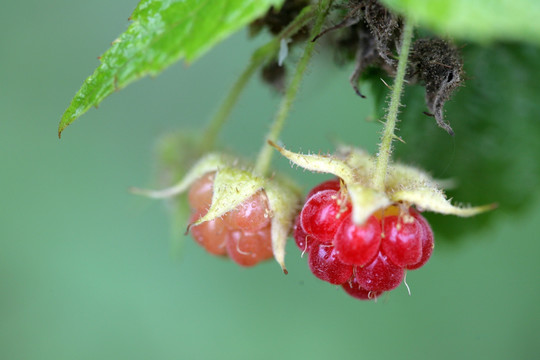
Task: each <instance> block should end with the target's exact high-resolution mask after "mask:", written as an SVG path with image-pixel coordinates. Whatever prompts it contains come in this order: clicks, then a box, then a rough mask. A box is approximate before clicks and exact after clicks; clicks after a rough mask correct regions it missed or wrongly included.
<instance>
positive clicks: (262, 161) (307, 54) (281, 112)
mask: <svg viewBox="0 0 540 360" xmlns="http://www.w3.org/2000/svg"><path fill="white" fill-rule="evenodd" d="M332 2H333V0H322V1H321V2H320V3H319V8H318V14H317V19H316V20H315V24H314V25H313V28H312V30H311V34H310V39H313V38H314V37H315V36H316V35H317V34H319V33H320V32H321V29H322V26H323V24H324V19H325V18H326V15H327V14H328V11H329V10H330V5H331V4H332ZM314 48H315V43H314V42H313V41H309V42H308V43H307V44H306V47H305V48H304V53H303V54H302V57H301V58H300V60H299V61H298V64H297V65H296V69H295V72H294V76H293V78H292V80H291V82H290V84H289V86H288V87H287V90H286V92H285V95H284V97H283V99H282V101H281V104H280V106H279V109H278V111H277V113H276V116H275V118H274V122H273V123H272V127H271V128H270V132H269V133H268V136H267V137H266V141H265V142H264V143H263V145H262V148H261V150H260V152H259V156H258V157H257V162H256V164H255V169H254V171H255V172H256V173H258V174H259V175H261V176H265V175H266V173H267V172H268V169H269V167H270V163H271V161H272V155H273V154H274V150H273V148H272V146H270V145H269V143H268V141H271V142H276V141H277V139H278V137H279V134H280V133H281V130H282V129H283V126H284V125H285V120H286V119H287V115H288V114H289V111H290V110H291V106H292V104H293V101H294V99H295V98H296V94H297V93H298V89H299V88H300V83H301V82H302V78H303V76H304V73H305V72H306V69H307V66H308V64H309V60H310V59H311V55H312V54H313V50H314Z"/></svg>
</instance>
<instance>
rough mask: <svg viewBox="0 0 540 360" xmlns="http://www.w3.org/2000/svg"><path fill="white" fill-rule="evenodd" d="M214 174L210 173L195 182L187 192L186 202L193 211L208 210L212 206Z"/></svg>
mask: <svg viewBox="0 0 540 360" xmlns="http://www.w3.org/2000/svg"><path fill="white" fill-rule="evenodd" d="M215 176H216V173H214V172H211V173H208V174H206V175H204V176H202V177H201V178H200V179H198V180H197V181H195V182H194V183H193V184H192V185H191V187H190V188H189V192H188V202H189V205H190V206H191V208H192V209H193V210H205V212H206V210H208V208H209V207H210V205H211V204H212V191H213V190H212V189H213V187H214V186H213V185H214V178H215Z"/></svg>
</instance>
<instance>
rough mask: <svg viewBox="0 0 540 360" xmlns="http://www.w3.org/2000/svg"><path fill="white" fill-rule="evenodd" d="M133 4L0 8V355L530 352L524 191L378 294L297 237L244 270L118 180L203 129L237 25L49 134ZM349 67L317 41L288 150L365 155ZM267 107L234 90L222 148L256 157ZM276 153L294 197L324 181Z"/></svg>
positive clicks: (534, 276)
mask: <svg viewBox="0 0 540 360" xmlns="http://www.w3.org/2000/svg"><path fill="white" fill-rule="evenodd" d="M135 6H136V1H135V0H118V1H114V2H111V1H105V0H96V1H92V2H87V1H66V0H63V1H62V0H52V1H47V2H43V1H35V0H31V1H25V2H15V1H8V2H5V3H3V4H2V10H1V11H0V49H1V50H0V51H1V56H0V246H1V247H0V317H1V320H0V358H2V359H277V358H280V359H303V358H306V359H328V358H340V359H349V358H370V359H375V358H377V359H390V358H392V359H423V358H426V359H428V358H437V359H456V358H477V359H480V358H489V359H510V358H515V359H518V358H519V359H530V358H534V357H535V356H538V355H539V354H540V344H539V342H538V337H539V336H540V325H539V320H540V318H539V310H538V303H539V300H540V288H539V276H538V273H539V271H540V262H539V261H538V254H539V252H540V242H539V241H538V235H537V234H538V220H539V219H540V204H539V203H538V201H537V200H535V198H533V197H531V201H535V203H534V204H532V205H531V206H530V207H529V209H528V211H527V212H526V213H522V214H519V215H508V216H505V217H503V218H502V219H501V220H500V221H498V222H497V223H495V224H493V225H492V226H490V227H489V228H487V229H486V230H484V231H482V232H475V233H474V234H470V235H469V236H466V237H465V238H464V239H461V240H462V241H459V242H456V243H446V242H438V243H437V247H436V251H435V253H434V256H433V258H432V259H431V261H430V263H429V264H428V265H427V266H426V267H424V268H423V269H422V270H420V271H416V272H412V273H410V274H409V276H408V278H407V280H408V283H409V285H410V286H411V289H412V296H409V295H408V294H407V291H406V289H405V287H404V286H401V287H400V288H398V289H397V290H395V291H393V292H392V293H391V294H388V296H385V297H383V298H381V299H380V300H379V301H378V302H377V303H373V302H359V301H357V300H354V299H352V298H350V297H348V296H346V295H345V294H344V293H343V292H342V291H341V289H339V288H335V287H333V286H330V285H328V284H325V283H323V282H321V281H318V280H316V279H315V278H314V277H313V276H312V275H311V274H310V272H309V270H308V268H307V265H306V261H305V259H302V258H300V253H299V252H298V251H297V249H296V248H295V247H294V244H289V245H290V246H289V247H288V258H287V263H288V267H289V272H290V273H289V275H288V276H283V275H282V274H281V272H280V270H279V267H278V266H277V264H275V263H273V262H269V263H266V264H263V265H261V266H258V267H256V268H253V269H241V268H239V267H237V266H236V265H234V264H232V263H230V262H228V261H225V260H222V259H217V258H214V257H211V256H209V255H207V254H206V253H204V251H203V250H202V249H201V248H199V247H198V246H197V245H195V244H194V243H193V242H192V241H191V240H190V239H189V238H188V237H186V238H181V239H176V240H175V239H174V236H173V235H172V234H173V231H172V229H171V221H170V217H169V212H168V211H167V207H166V206H165V205H164V204H163V203H162V202H160V201H152V200H147V199H144V198H139V197H136V196H134V195H131V194H130V193H128V191H127V189H128V188H129V187H130V186H132V185H137V186H155V185H156V184H157V181H156V178H157V175H156V174H157V166H156V152H155V149H156V144H157V142H158V139H159V138H160V137H161V136H163V135H164V134H167V133H170V132H173V131H177V130H179V129H198V128H202V126H203V124H204V123H205V122H206V121H207V120H208V119H209V118H210V116H211V115H212V113H213V111H214V110H215V109H216V108H217V106H218V104H219V101H220V100H221V99H222V98H223V96H224V95H225V93H226V91H227V89H228V87H229V86H230V85H231V84H232V82H233V81H234V79H235V77H236V76H237V75H238V74H239V73H240V72H241V71H242V69H243V67H244V66H245V65H246V63H247V59H248V57H249V54H250V50H252V49H254V48H255V47H256V46H257V45H258V44H260V43H261V41H262V39H258V40H255V41H248V40H247V36H246V34H245V33H244V32H242V33H239V34H237V35H235V36H234V37H232V38H230V39H228V40H227V41H225V42H224V43H222V44H220V45H219V46H218V47H217V48H215V49H214V50H213V51H211V52H210V53H209V54H207V55H206V56H204V57H203V58H202V59H201V60H200V61H198V62H196V63H194V64H192V65H190V66H186V65H183V64H177V65H175V66H173V67H172V68H170V69H168V70H166V71H165V72H164V73H163V74H162V75H160V76H158V77H157V78H155V79H149V78H147V79H143V80H142V81H139V82H137V83H135V84H133V85H132V86H129V87H128V88H126V89H125V90H122V91H120V92H118V93H116V94H113V95H112V96H111V97H110V98H109V99H107V100H105V101H104V102H103V104H102V105H101V106H100V108H99V109H97V110H96V109H92V110H90V111H89V112H88V113H87V114H86V115H85V116H83V117H82V118H81V119H80V120H78V121H77V122H76V123H75V124H74V125H72V126H70V127H69V128H68V129H67V130H66V131H65V133H64V136H63V138H62V140H59V139H58V138H57V136H56V130H57V124H58V121H59V119H60V116H61V114H62V112H63V111H64V109H65V108H66V107H67V105H68V103H69V100H70V99H71V97H72V96H73V95H74V93H75V91H76V90H77V89H78V87H79V86H80V85H81V83H82V81H83V80H84V79H85V78H86V77H87V76H88V75H89V74H90V73H91V72H92V71H93V70H94V68H95V67H96V66H97V65H98V60H97V57H98V56H99V55H100V54H101V53H102V52H103V51H105V50H106V49H107V48H108V46H109V44H110V42H111V41H112V40H113V39H114V38H115V37H116V36H117V35H119V34H120V33H121V32H122V31H123V30H124V29H125V28H126V26H127V24H128V21H127V18H128V16H129V15H130V13H131V11H132V10H133V9H134V7H135ZM349 71H350V68H339V67H337V66H335V65H334V63H333V62H332V59H331V57H330V56H327V55H324V54H322V52H320V51H319V54H318V56H317V59H316V61H315V62H314V63H313V64H312V65H311V67H310V70H309V74H308V76H307V78H306V81H305V83H304V84H303V87H302V90H301V92H300V97H299V99H298V102H297V103H296V105H295V107H294V109H293V111H292V113H291V117H290V120H289V122H288V124H287V126H286V128H285V132H284V134H283V136H282V140H283V142H284V143H285V144H287V145H288V146H289V147H291V148H293V149H297V150H303V151H306V150H313V151H317V150H322V151H331V150H332V148H333V142H334V141H335V140H336V139H337V140H340V141H344V142H348V143H353V144H357V145H359V146H362V147H364V148H367V149H368V150H370V151H374V150H375V145H376V142H377V131H378V130H379V125H378V124H377V123H376V122H370V121H367V120H366V118H368V117H369V115H370V114H371V113H372V112H373V109H372V108H371V103H370V102H369V101H361V100H360V99H358V98H357V97H356V96H355V95H354V94H353V92H352V91H351V90H350V88H349V85H348V82H347V78H348V74H349ZM278 100H279V97H278V96H277V95H276V94H275V93H273V92H272V91H270V90H269V89H268V88H267V87H265V86H262V85H261V84H260V82H259V81H257V80H255V81H253V82H251V83H250V85H249V87H248V89H247V91H246V93H245V94H244V96H243V97H242V99H241V101H240V103H239V104H238V106H237V108H236V110H235V112H234V114H233V117H232V119H231V121H230V123H229V124H228V125H227V127H226V128H225V130H224V132H223V134H222V136H221V140H222V141H223V143H224V144H225V145H226V146H228V147H229V148H231V149H233V150H235V151H237V152H239V153H241V154H242V155H243V156H246V157H250V156H253V155H254V154H255V153H256V152H257V150H258V147H259V146H260V144H261V141H262V137H263V135H264V133H265V131H266V130H267V128H268V126H269V123H270V121H271V119H272V117H273V114H274V112H275V109H276V106H277V104H278ZM449 151H451V149H449ZM531 159H534V157H532V158H531ZM531 161H533V160H531ZM274 163H275V164H276V167H278V168H280V169H282V170H283V171H285V172H287V173H289V174H290V175H291V176H293V177H295V178H296V179H297V180H298V181H299V182H301V183H303V184H305V187H306V189H308V188H309V187H310V186H313V185H314V184H316V183H318V182H320V181H321V180H322V179H324V177H323V176H321V175H311V174H309V173H305V172H302V171H301V170H295V169H291V168H290V167H289V165H288V163H287V161H285V160H283V159H279V158H277V157H276V159H275V161H274ZM462 200H463V201H466V199H462ZM463 221H467V220H463ZM435 232H437V229H435ZM178 240H182V242H181V244H182V246H180V247H178V246H176V245H177V244H178ZM183 240H185V241H183ZM172 244H176V245H175V246H173V245H172Z"/></svg>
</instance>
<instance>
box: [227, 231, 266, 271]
mask: <svg viewBox="0 0 540 360" xmlns="http://www.w3.org/2000/svg"><path fill="white" fill-rule="evenodd" d="M227 254H228V255H229V257H230V258H231V259H232V260H233V261H234V262H235V263H237V264H238V265H241V266H253V265H256V264H258V263H259V262H261V261H263V260H267V259H270V258H271V257H272V255H273V253H272V240H271V236H270V226H268V227H266V228H264V229H262V230H259V231H258V232H253V233H252V232H244V231H231V232H229V233H228V236H227Z"/></svg>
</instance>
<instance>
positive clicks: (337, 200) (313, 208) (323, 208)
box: [300, 190, 351, 243]
mask: <svg viewBox="0 0 540 360" xmlns="http://www.w3.org/2000/svg"><path fill="white" fill-rule="evenodd" d="M343 202H344V199H343V197H342V196H341V194H340V192H339V191H336V190H323V191H319V192H318V193H316V194H315V195H313V196H312V197H310V198H309V199H308V201H307V202H306V203H305V205H304V207H303V208H302V212H301V213H300V222H301V224H302V227H303V229H304V231H305V232H306V233H308V234H309V235H313V237H314V238H315V239H316V240H317V241H320V242H322V243H331V242H332V240H334V235H335V234H336V231H337V229H338V227H339V225H340V224H341V223H342V222H343V220H344V218H345V216H346V215H347V214H348V213H350V211H351V206H350V204H343Z"/></svg>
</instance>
